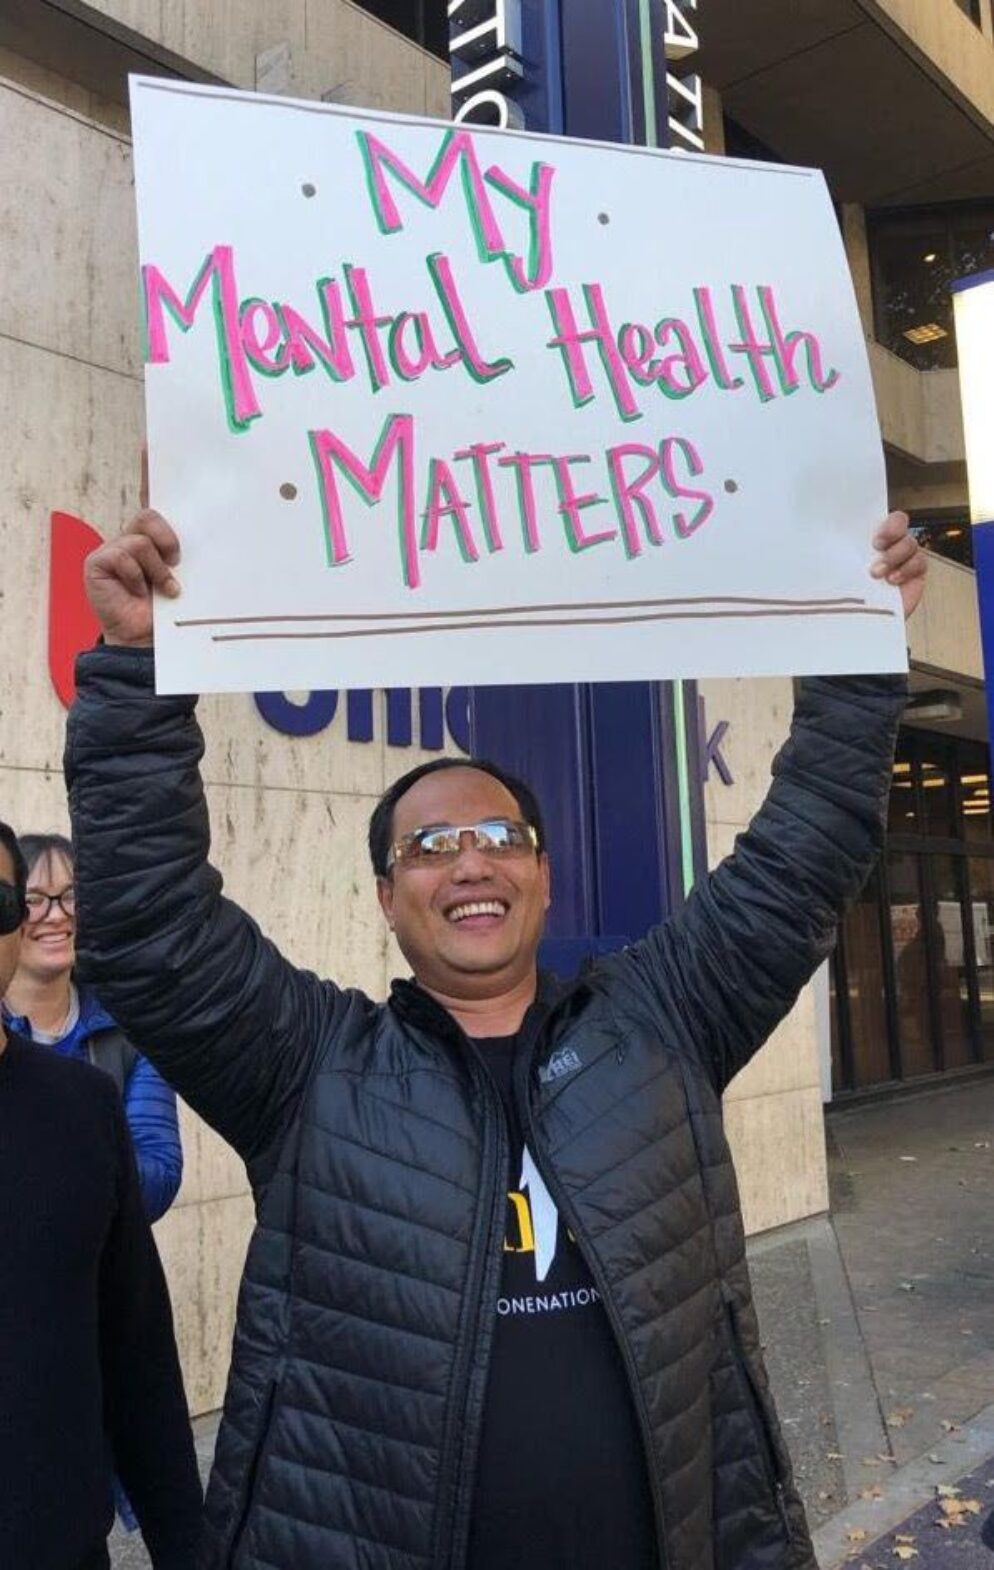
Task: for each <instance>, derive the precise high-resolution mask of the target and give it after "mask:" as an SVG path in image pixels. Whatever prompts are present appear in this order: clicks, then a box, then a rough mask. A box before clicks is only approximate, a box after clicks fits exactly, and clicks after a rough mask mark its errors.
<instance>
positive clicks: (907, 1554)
mask: <svg viewBox="0 0 994 1570" xmlns="http://www.w3.org/2000/svg"><path fill="white" fill-rule="evenodd" d="M894 1558H895V1559H917V1558H918V1550H917V1548H912V1547H910V1545H909V1544H907V1543H899V1544H898V1546H897V1547H896V1548H895V1550H894Z"/></svg>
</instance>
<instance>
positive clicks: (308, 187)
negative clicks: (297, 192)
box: [300, 180, 318, 196]
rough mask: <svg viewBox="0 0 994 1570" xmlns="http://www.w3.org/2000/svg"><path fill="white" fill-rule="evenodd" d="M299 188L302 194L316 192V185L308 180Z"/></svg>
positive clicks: (313, 193) (306, 194) (309, 194)
mask: <svg viewBox="0 0 994 1570" xmlns="http://www.w3.org/2000/svg"><path fill="white" fill-rule="evenodd" d="M300 189H301V191H302V193H303V195H304V196H317V194H318V188H317V186H316V185H312V184H311V182H310V180H308V181H307V183H306V185H302V186H301V187H300Z"/></svg>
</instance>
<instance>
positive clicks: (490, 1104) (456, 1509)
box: [432, 1031, 507, 1570]
mask: <svg viewBox="0 0 994 1570" xmlns="http://www.w3.org/2000/svg"><path fill="white" fill-rule="evenodd" d="M460 1035H461V1036H462V1048H463V1052H464V1055H465V1057H466V1060H467V1061H468V1062H469V1063H471V1065H472V1073H473V1079H474V1082H475V1084H476V1086H477V1088H478V1089H479V1091H480V1092H481V1095H482V1097H483V1100H484V1103H485V1105H486V1108H487V1117H486V1125H485V1132H484V1147H483V1156H482V1160H481V1168H482V1171H483V1176H484V1183H485V1185H486V1187H485V1189H484V1191H483V1194H482V1195H481V1200H482V1203H480V1204H479V1206H478V1212H477V1213H478V1216H479V1218H480V1221H479V1223H478V1225H477V1228H476V1234H475V1237H474V1239H473V1248H474V1255H473V1259H472V1261H471V1264H470V1270H469V1274H468V1277H467V1282H466V1293H465V1297H464V1303H465V1304H466V1305H467V1307H466V1309H465V1310H464V1314H463V1323H462V1325H461V1327H460V1340H459V1345H458V1347H457V1349H456V1362H455V1368H454V1370H453V1379H452V1388H453V1399H452V1402H451V1404H450V1406H449V1412H448V1418H447V1421H446V1428H445V1438H444V1440H443V1448H442V1474H441V1477H440V1479H439V1489H438V1498H439V1501H440V1508H439V1513H438V1526H437V1529H436V1534H435V1547H434V1550H433V1553H432V1565H433V1566H435V1567H436V1570H460V1567H461V1566H462V1565H463V1562H464V1560H465V1555H466V1548H467V1543H468V1536H469V1512H468V1511H466V1510H463V1508H462V1505H463V1501H464V1500H465V1499H466V1498H467V1495H468V1492H469V1490H471V1489H472V1487H473V1483H474V1480H475V1479H474V1475H473V1474H474V1469H475V1466H476V1458H477V1453H478V1449H479V1436H480V1435H479V1431H480V1425H479V1424H477V1426H476V1431H475V1432H474V1433H468V1432H467V1429H466V1424H465V1417H466V1404H467V1401H468V1399H469V1387H470V1382H471V1376H472V1372H473V1369H474V1366H475V1367H476V1368H477V1372H478V1375H479V1376H480V1377H482V1378H483V1379H484V1380H485V1379H486V1377H487V1372H488V1369H489V1362H490V1347H491V1345H492V1342H493V1328H492V1325H491V1324H490V1320H489V1318H488V1316H487V1314H486V1312H485V1308H486V1294H487V1293H488V1291H489V1290H490V1288H491V1287H492V1288H493V1293H494V1296H495V1297H496V1288H497V1271H498V1268H499V1263H500V1253H499V1251H498V1249H497V1248H496V1247H495V1246H494V1239H495V1237H503V1226H504V1215H505V1206H506V1195H505V1193H504V1192H502V1187H501V1182H500V1177H501V1173H502V1172H503V1174H504V1183H503V1188H504V1189H505V1190H506V1188H507V1136H506V1134H505V1132H504V1127H503V1116H502V1114H501V1115H498V1113H499V1112H500V1108H499V1107H498V1104H497V1091H496V1088H495V1086H494V1085H493V1083H492V1082H491V1079H490V1076H489V1074H488V1072H487V1070H486V1068H485V1067H484V1065H483V1064H482V1063H481V1062H480V1061H479V1055H478V1053H477V1051H476V1049H475V1047H474V1046H473V1045H472V1043H471V1041H470V1040H469V1037H468V1036H465V1035H464V1034H463V1032H461V1031H460ZM488 1266H489V1269H488ZM481 1341H483V1342H484V1343H485V1346H486V1359H485V1361H486V1365H487V1366H486V1367H485V1368H482V1369H481V1368H480V1365H479V1360H478V1357H477V1353H478V1350H479V1348H480V1344H481ZM446 1500H451V1502H450V1503H449V1504H448V1505H447V1504H446V1503H445V1501H446ZM460 1517H462V1520H461V1519H460Z"/></svg>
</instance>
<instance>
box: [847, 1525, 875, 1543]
mask: <svg viewBox="0 0 994 1570" xmlns="http://www.w3.org/2000/svg"><path fill="white" fill-rule="evenodd" d="M869 1535H870V1534H869V1532H868V1531H867V1530H866V1527H865V1526H851V1527H850V1528H849V1530H848V1532H847V1533H846V1538H847V1540H848V1541H849V1542H850V1543H865V1542H866V1539H867V1538H868V1537H869Z"/></svg>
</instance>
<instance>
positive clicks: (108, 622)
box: [85, 511, 180, 649]
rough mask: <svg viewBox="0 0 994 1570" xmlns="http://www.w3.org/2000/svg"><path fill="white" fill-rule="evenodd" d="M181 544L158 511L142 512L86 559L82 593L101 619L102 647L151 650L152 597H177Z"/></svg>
mask: <svg viewBox="0 0 994 1570" xmlns="http://www.w3.org/2000/svg"><path fill="white" fill-rule="evenodd" d="M178 561H179V540H178V539H177V538H176V535H175V533H174V531H173V530H172V528H171V527H170V526H169V524H168V523H167V522H166V520H165V518H163V517H161V516H160V515H159V513H157V512H150V511H145V512H140V513H139V514H138V516H137V518H133V519H132V521H131V522H130V523H129V524H128V526H127V528H126V529H125V530H124V532H123V534H119V535H118V537H117V539H116V540H108V542H107V544H106V545H101V547H100V549H99V550H96V551H94V552H93V554H92V555H91V556H88V557H87V559H86V569H85V580H86V593H87V598H88V599H89V601H90V604H91V605H92V606H93V609H94V611H95V612H96V614H97V616H98V617H99V619H100V625H101V627H102V628H103V635H104V642H105V643H109V644H112V645H116V646H118V647H119V648H131V649H147V648H151V646H152V642H153V636H152V595H153V592H154V591H155V590H159V591H160V592H161V593H162V594H166V595H168V596H169V598H170V599H173V600H174V599H175V598H176V596H177V595H178V594H179V592H180V587H179V583H178V582H177V580H176V578H175V577H174V576H173V571H172V569H173V568H174V567H175V566H176V564H177V562H178Z"/></svg>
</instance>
